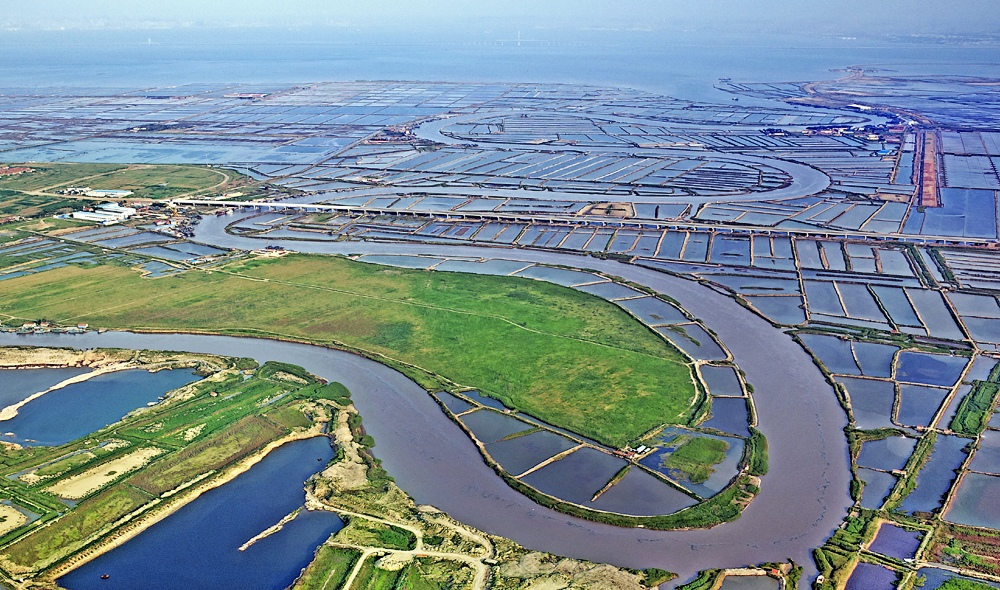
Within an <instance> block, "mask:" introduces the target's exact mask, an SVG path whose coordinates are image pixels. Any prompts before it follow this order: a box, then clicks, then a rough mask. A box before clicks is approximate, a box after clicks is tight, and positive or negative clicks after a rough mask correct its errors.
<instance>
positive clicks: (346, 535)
mask: <svg viewBox="0 0 1000 590" xmlns="http://www.w3.org/2000/svg"><path fill="white" fill-rule="evenodd" d="M334 540H336V541H337V542H340V543H345V544H353V545H362V546H365V547H383V548H385V549H398V550H400V551H409V550H411V549H414V548H416V546H417V538H416V536H414V534H413V533H412V532H410V531H408V530H406V529H401V528H399V527H395V526H390V525H387V524H382V523H380V522H375V521H372V520H368V519H366V518H352V519H351V520H350V522H348V524H347V526H345V527H344V528H342V529H340V530H339V531H337V534H336V535H335V536H334Z"/></svg>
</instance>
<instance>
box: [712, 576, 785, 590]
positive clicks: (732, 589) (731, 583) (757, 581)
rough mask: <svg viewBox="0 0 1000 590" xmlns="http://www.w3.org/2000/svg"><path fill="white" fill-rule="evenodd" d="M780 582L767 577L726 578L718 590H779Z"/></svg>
mask: <svg viewBox="0 0 1000 590" xmlns="http://www.w3.org/2000/svg"><path fill="white" fill-rule="evenodd" d="M781 587H782V585H781V582H780V581H779V580H776V579H774V578H769V577H767V576H726V578H725V579H724V580H722V586H719V590H780V589H781Z"/></svg>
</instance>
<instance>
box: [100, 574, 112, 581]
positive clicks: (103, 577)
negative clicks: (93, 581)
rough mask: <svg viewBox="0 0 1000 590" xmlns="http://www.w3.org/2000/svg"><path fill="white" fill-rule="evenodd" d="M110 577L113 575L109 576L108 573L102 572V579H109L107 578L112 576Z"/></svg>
mask: <svg viewBox="0 0 1000 590" xmlns="http://www.w3.org/2000/svg"><path fill="white" fill-rule="evenodd" d="M110 577H111V576H109V575H108V574H101V579H102V580H107V579H108V578H110Z"/></svg>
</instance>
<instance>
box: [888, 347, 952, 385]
mask: <svg viewBox="0 0 1000 590" xmlns="http://www.w3.org/2000/svg"><path fill="white" fill-rule="evenodd" d="M968 362H969V359H967V358H965V357H961V356H947V355H943V354H927V353H922V352H913V351H910V350H906V351H903V352H901V353H899V358H898V359H897V360H896V379H897V380H899V381H909V382H911V383H924V384H927V385H943V386H951V385H954V384H955V382H956V381H958V378H959V377H960V376H961V375H962V369H964V368H965V365H966V364H967V363H968Z"/></svg>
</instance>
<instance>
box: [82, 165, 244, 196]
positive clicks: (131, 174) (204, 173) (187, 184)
mask: <svg viewBox="0 0 1000 590" xmlns="http://www.w3.org/2000/svg"><path fill="white" fill-rule="evenodd" d="M240 178H242V175H240V174H238V173H235V172H233V171H231V170H218V169H214V168H208V167H204V166H153V165H141V166H129V167H128V168H126V169H123V170H116V171H114V172H111V173H109V174H104V175H102V176H99V177H96V178H91V179H88V180H86V186H89V187H90V188H93V189H106V190H108V189H110V190H127V191H132V192H133V193H134V194H133V195H132V197H141V198H146V199H167V198H171V197H176V196H178V195H182V194H187V193H195V192H201V191H206V190H208V189H211V188H213V187H219V188H221V187H222V186H224V185H226V184H230V183H231V182H233V181H234V180H236V179H240ZM130 198H131V197H130Z"/></svg>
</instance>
